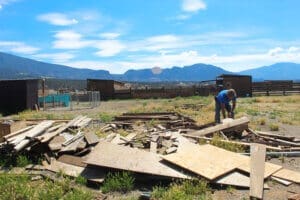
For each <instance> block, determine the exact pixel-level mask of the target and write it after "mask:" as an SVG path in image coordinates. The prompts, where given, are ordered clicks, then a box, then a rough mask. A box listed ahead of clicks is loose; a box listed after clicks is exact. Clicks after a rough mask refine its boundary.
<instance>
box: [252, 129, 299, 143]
mask: <svg viewBox="0 0 300 200" xmlns="http://www.w3.org/2000/svg"><path fill="white" fill-rule="evenodd" d="M255 132H256V133H257V134H258V135H262V136H269V137H273V138H278V139H283V140H290V141H293V140H294V139H295V137H294V136H284V135H278V134H274V133H269V132H263V131H255Z"/></svg>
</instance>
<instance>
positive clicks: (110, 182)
mask: <svg viewBox="0 0 300 200" xmlns="http://www.w3.org/2000/svg"><path fill="white" fill-rule="evenodd" d="M134 180H135V179H134V177H133V176H132V174H131V173H130V172H116V173H109V174H108V175H107V177H106V178H105V182H104V184H103V186H102V187H101V190H102V192H103V193H108V192H115V191H116V192H123V193H126V192H128V191H130V190H132V189H133V187H134Z"/></svg>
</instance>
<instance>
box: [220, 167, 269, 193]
mask: <svg viewBox="0 0 300 200" xmlns="http://www.w3.org/2000/svg"><path fill="white" fill-rule="evenodd" d="M214 182H215V183H217V184H222V185H231V186H237V187H244V188H249V187H250V178H249V176H246V175H244V174H241V173H240V172H237V171H234V172H230V173H229V174H227V175H225V176H224V177H221V178H218V179H217V180H215V181H214ZM268 188H269V186H268V185H267V184H264V189H268Z"/></svg>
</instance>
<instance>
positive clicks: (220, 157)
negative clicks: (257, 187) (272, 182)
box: [170, 134, 282, 178]
mask: <svg viewBox="0 0 300 200" xmlns="http://www.w3.org/2000/svg"><path fill="white" fill-rule="evenodd" d="M176 136H177V140H178V142H179V146H178V149H177V152H176V154H178V153H181V152H182V153H181V154H182V156H181V157H183V158H184V157H185V154H187V153H186V151H187V150H186V149H188V148H189V147H193V146H194V147H195V145H196V144H193V143H191V142H190V141H188V140H187V139H186V138H184V137H182V136H181V135H180V134H176ZM197 146H198V147H200V148H194V149H191V150H190V151H189V154H188V155H186V156H189V158H190V159H191V157H192V155H190V154H193V153H194V152H197V154H198V152H199V151H200V152H201V151H202V152H203V153H206V154H207V155H204V157H203V159H205V158H206V159H209V160H210V161H209V163H210V164H209V165H211V170H212V171H214V165H215V164H214V163H216V164H218V165H220V166H222V165H223V164H222V161H224V162H225V164H228V166H226V167H225V168H230V165H231V164H230V162H233V163H232V165H234V166H236V165H238V166H237V169H240V170H242V171H244V172H247V173H250V157H248V156H244V155H240V154H238V153H234V152H231V151H227V150H224V149H222V148H218V147H215V146H212V145H196V147H197ZM191 152H193V153H191ZM200 155H201V154H200ZM209 155H211V156H209ZM170 156H171V155H170ZM195 157H196V156H195ZM189 158H186V159H184V160H188V159H189ZM190 162H191V163H190V165H194V163H193V162H192V161H190ZM198 162H200V161H198ZM174 164H176V163H174ZM200 166H202V167H205V164H204V163H202V164H199V167H200ZM194 167H196V166H195V165H194ZM215 168H218V166H215ZM281 168H282V166H280V165H275V164H272V163H268V162H266V163H265V174H264V178H267V177H269V176H271V175H272V174H273V173H275V172H276V171H278V170H279V169H281ZM207 170H208V169H207ZM219 170H220V171H222V169H221V167H220V169H219ZM225 171H226V170H225ZM225 171H224V173H226V172H225ZM202 173H204V174H205V169H202ZM214 173H215V174H219V173H220V172H217V171H214ZM212 174H213V173H212ZM212 174H211V175H212ZM200 175H201V174H200ZM221 175H222V173H221ZM210 177H211V178H212V177H214V176H210Z"/></svg>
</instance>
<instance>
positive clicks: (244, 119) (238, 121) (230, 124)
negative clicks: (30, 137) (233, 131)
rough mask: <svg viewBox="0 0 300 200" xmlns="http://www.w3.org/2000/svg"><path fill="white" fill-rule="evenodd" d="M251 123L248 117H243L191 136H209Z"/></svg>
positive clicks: (196, 132)
mask: <svg viewBox="0 0 300 200" xmlns="http://www.w3.org/2000/svg"><path fill="white" fill-rule="evenodd" d="M249 122H250V121H249V119H248V118H247V117H242V118H239V119H233V120H230V121H227V120H225V122H223V123H222V124H217V125H215V126H213V127H208V128H204V129H201V130H198V131H194V132H191V133H190V134H191V135H196V136H207V135H212V134H213V133H215V132H218V131H222V130H226V129H230V128H233V127H237V126H240V125H243V124H248V123H249Z"/></svg>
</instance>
